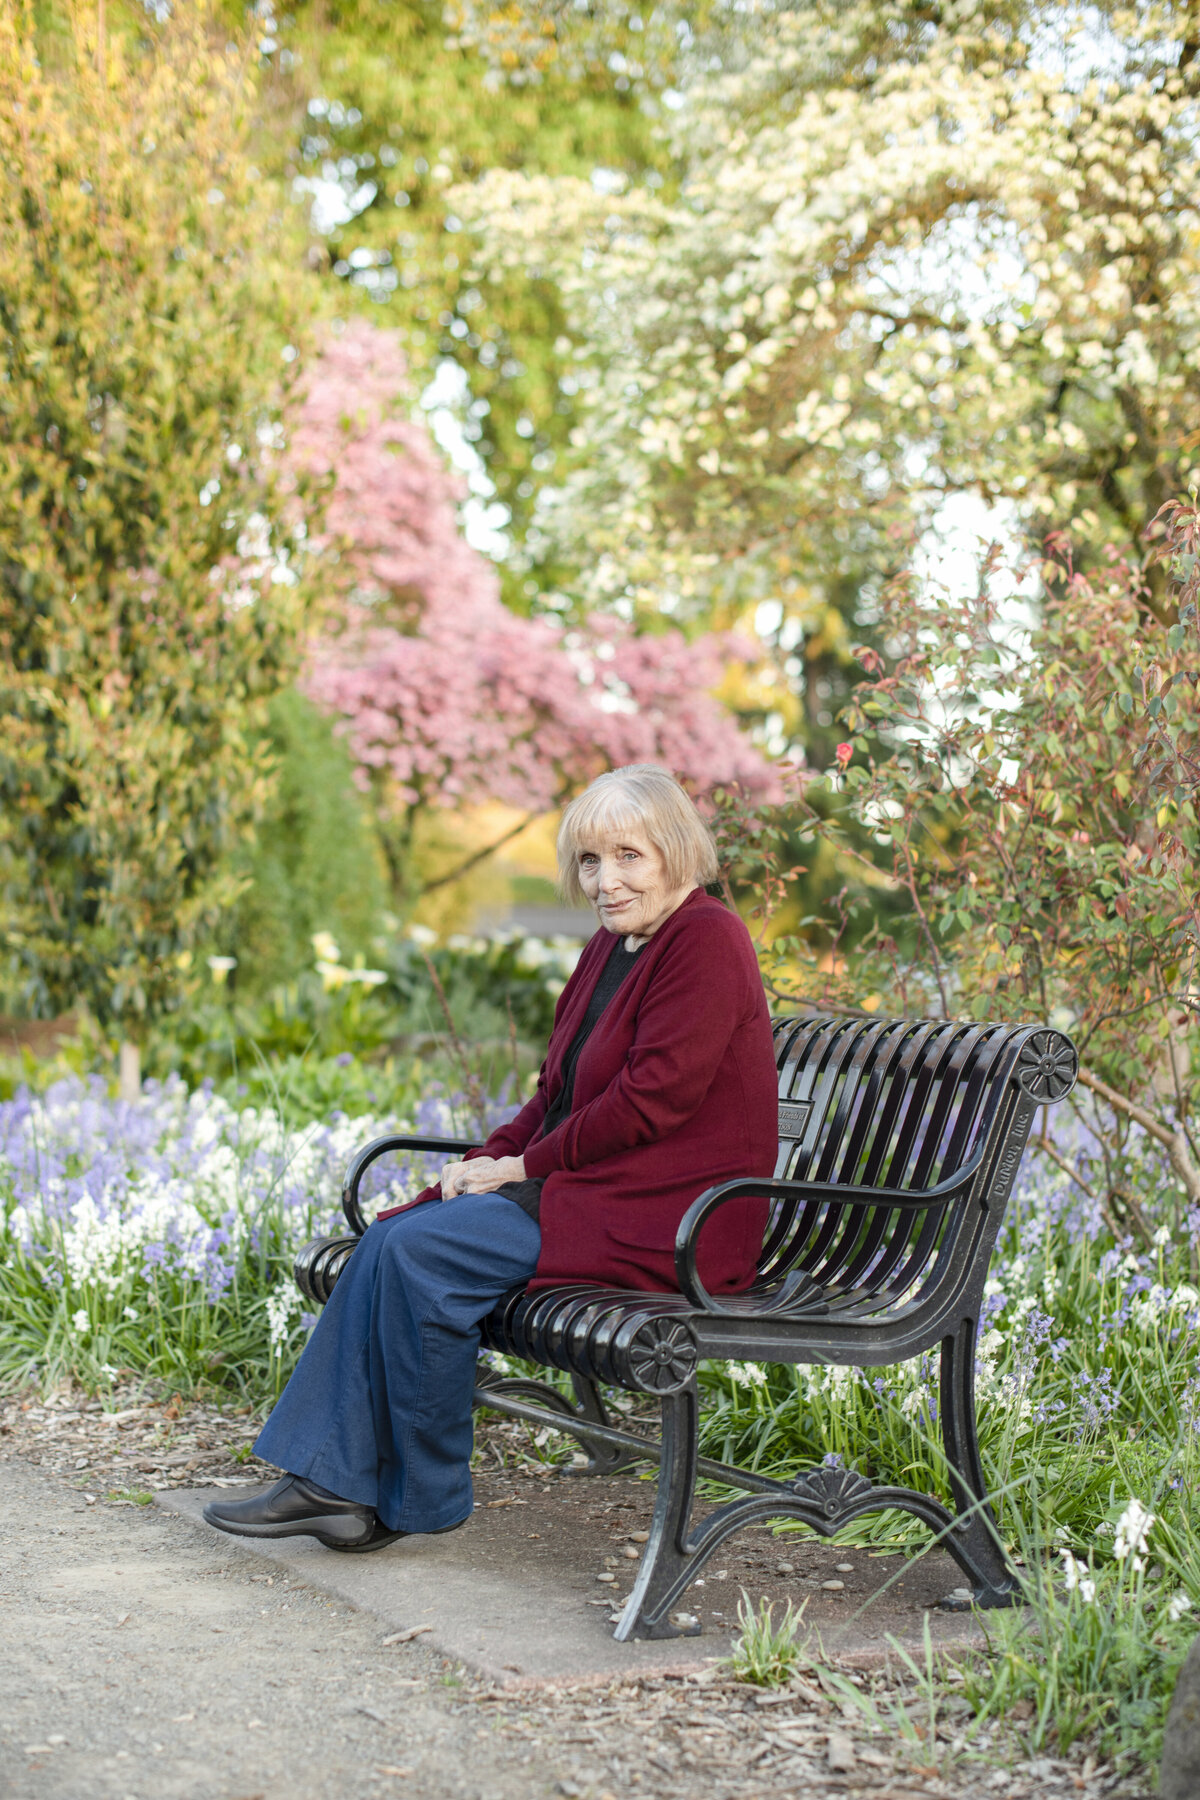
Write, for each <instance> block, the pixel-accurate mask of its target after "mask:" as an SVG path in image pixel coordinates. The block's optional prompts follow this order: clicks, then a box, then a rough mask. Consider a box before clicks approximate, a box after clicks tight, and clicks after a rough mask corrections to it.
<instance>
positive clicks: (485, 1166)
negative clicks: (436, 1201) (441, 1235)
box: [440, 1156, 525, 1200]
mask: <svg viewBox="0 0 1200 1800" xmlns="http://www.w3.org/2000/svg"><path fill="white" fill-rule="evenodd" d="M440 1179H441V1184H442V1199H443V1200H452V1199H453V1198H454V1196H455V1194H491V1193H494V1192H495V1190H496V1189H497V1188H498V1187H502V1186H503V1185H504V1183H505V1182H507V1181H524V1179H525V1159H524V1157H523V1156H472V1157H471V1158H470V1160H469V1161H468V1162H452V1163H447V1164H446V1166H445V1168H444V1169H443V1170H442V1173H441V1177H440Z"/></svg>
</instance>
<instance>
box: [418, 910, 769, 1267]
mask: <svg viewBox="0 0 1200 1800" xmlns="http://www.w3.org/2000/svg"><path fill="white" fill-rule="evenodd" d="M611 948H612V938H611V936H610V935H609V933H608V932H606V931H598V932H597V933H596V935H595V937H593V938H592V939H591V940H590V942H589V943H588V944H587V946H586V947H585V949H584V952H583V955H582V957H581V958H580V960H579V965H578V967H577V968H576V970H575V973H574V974H573V975H572V976H571V979H570V980H569V981H568V983H567V985H566V987H565V988H564V989H563V992H562V994H561V995H560V996H559V1001H558V1005H557V1007H556V1009H555V1014H554V1030H553V1032H552V1033H551V1036H550V1044H549V1048H548V1050H547V1053H546V1060H545V1062H544V1063H543V1065H542V1070H541V1074H540V1075H539V1077H538V1084H537V1091H536V1093H535V1094H534V1096H533V1098H532V1099H531V1100H530V1101H529V1103H528V1105H526V1106H524V1107H523V1108H522V1109H521V1111H520V1112H519V1113H518V1114H517V1116H516V1118H515V1119H513V1120H511V1121H510V1123H509V1124H507V1125H502V1126H500V1127H499V1129H498V1130H496V1131H494V1132H493V1133H492V1135H491V1137H489V1139H488V1141H487V1143H486V1144H485V1145H484V1146H483V1147H482V1149H481V1150H478V1151H473V1152H472V1153H471V1154H472V1155H480V1156H495V1157H500V1156H520V1155H524V1158H525V1172H526V1174H527V1175H530V1176H543V1177H545V1186H544V1187H543V1189H542V1197H541V1214H540V1222H541V1230H542V1250H541V1256H540V1257H539V1259H538V1266H537V1272H536V1274H535V1275H534V1278H533V1280H532V1281H531V1282H530V1284H529V1285H530V1287H531V1288H538V1287H548V1286H551V1285H557V1284H558V1283H559V1282H574V1281H587V1282H597V1283H599V1284H601V1285H603V1286H606V1287H630V1288H643V1289H647V1290H650V1291H654V1290H659V1291H661V1290H663V1289H673V1288H675V1287H676V1286H677V1283H676V1280H675V1261H674V1246H675V1232H676V1228H677V1227H678V1224H679V1221H680V1219H681V1218H682V1217H683V1215H684V1213H685V1212H686V1211H687V1209H688V1207H689V1206H690V1205H691V1203H692V1201H693V1200H695V1199H696V1198H697V1197H698V1195H700V1194H702V1193H703V1192H704V1190H705V1188H707V1187H711V1186H712V1184H713V1183H714V1182H717V1181H724V1180H726V1179H727V1178H729V1177H731V1176H737V1175H770V1174H771V1173H772V1171H773V1169H774V1167H775V1155H776V1150H777V1147H778V1141H779V1123H778V1101H777V1090H776V1073H775V1052H774V1046H773V1044H772V1039H771V1025H770V1018H769V1016H768V1013H767V1002H766V996H765V994H764V992H763V985H762V979H761V977H760V975H759V971H758V963H757V961H756V959H755V955H754V947H753V945H752V944H751V942H750V934H749V932H748V931H747V930H746V927H745V925H744V924H743V923H742V921H741V919H739V918H738V916H737V914H736V913H733V912H730V911H729V909H728V908H727V907H725V906H723V905H722V904H721V902H720V901H719V900H714V899H711V898H710V897H709V895H707V894H705V893H703V892H701V891H700V890H699V889H697V890H696V891H695V892H694V893H692V894H689V895H688V898H687V899H686V900H685V901H684V902H683V905H682V906H680V907H679V908H678V909H677V910H676V911H675V912H674V913H672V914H671V916H670V918H669V919H667V920H666V921H665V922H664V923H663V924H662V925H661V926H660V927H659V929H658V930H657V931H656V932H655V933H654V935H653V937H652V938H651V939H650V941H649V943H648V944H647V946H646V948H645V950H644V951H643V952H642V954H641V956H640V957H639V958H638V960H637V963H636V964H635V965H634V968H633V970H632V971H631V973H630V974H629V975H627V976H626V978H625V980H624V981H623V982H622V984H621V987H620V988H619V990H618V992H617V994H616V995H615V997H614V998H613V1000H612V1001H611V1002H610V1003H609V1005H608V1007H607V1008H606V1009H605V1011H604V1012H603V1014H602V1015H601V1017H600V1019H599V1022H598V1023H597V1025H596V1027H595V1029H594V1030H593V1032H592V1034H591V1036H590V1037H589V1038H588V1041H587V1044H586V1045H585V1047H584V1049H583V1052H582V1054H581V1055H580V1058H579V1064H578V1067H577V1069H576V1072H575V1092H574V1097H573V1107H572V1110H571V1112H570V1113H569V1114H568V1116H567V1117H566V1118H565V1119H563V1120H562V1122H561V1123H560V1124H559V1125H558V1126H557V1127H556V1129H555V1130H554V1131H552V1132H551V1133H550V1135H549V1137H546V1138H541V1139H538V1132H539V1131H540V1129H541V1126H542V1121H543V1120H544V1118H545V1116H546V1110H547V1108H548V1106H549V1105H550V1103H551V1101H552V1100H553V1099H554V1096H555V1094H556V1093H557V1092H558V1090H559V1088H560V1087H561V1085H562V1070H563V1062H564V1060H565V1057H566V1053H567V1050H568V1048H569V1047H570V1045H571V1043H572V1041H573V1039H574V1037H575V1033H576V1031H577V1030H578V1029H579V1025H580V1023H581V1021H582V1019H583V1015H584V1013H585V1012H586V1010H587V1003H588V1000H589V999H590V997H591V994H592V990H593V988H594V987H595V985H596V982H597V980H598V979H599V976H600V971H601V969H602V968H603V967H604V963H605V961H606V959H607V956H608V953H609V951H610V950H611ZM535 1140H536V1141H535ZM437 1197H439V1190H438V1189H437V1188H436V1187H435V1188H427V1189H426V1190H425V1192H424V1193H422V1194H421V1195H420V1196H419V1198H420V1200H422V1201H424V1200H427V1199H430V1200H431V1199H435V1198H437ZM765 1224H766V1202H765V1201H762V1200H752V1199H745V1200H742V1199H735V1200H732V1201H730V1202H728V1203H727V1204H726V1205H725V1206H724V1207H722V1208H721V1209H720V1210H719V1211H718V1212H717V1214H716V1215H715V1217H714V1218H713V1219H712V1220H710V1222H709V1224H708V1225H707V1226H706V1227H705V1230H704V1236H703V1239H702V1241H701V1248H700V1256H699V1260H698V1266H699V1273H700V1278H701V1280H702V1281H703V1282H704V1284H705V1286H706V1287H707V1288H708V1290H709V1291H710V1293H721V1292H724V1293H729V1292H732V1291H734V1290H736V1289H738V1288H742V1287H745V1286H746V1285H747V1283H748V1282H749V1281H750V1280H751V1279H752V1278H753V1275H754V1270H755V1263H756V1260H757V1257H758V1253H759V1250H760V1249H761V1247H762V1240H763V1231H764V1228H765Z"/></svg>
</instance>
